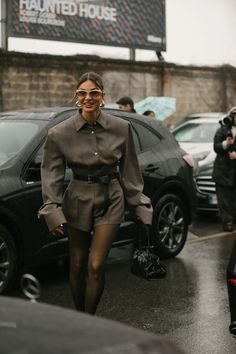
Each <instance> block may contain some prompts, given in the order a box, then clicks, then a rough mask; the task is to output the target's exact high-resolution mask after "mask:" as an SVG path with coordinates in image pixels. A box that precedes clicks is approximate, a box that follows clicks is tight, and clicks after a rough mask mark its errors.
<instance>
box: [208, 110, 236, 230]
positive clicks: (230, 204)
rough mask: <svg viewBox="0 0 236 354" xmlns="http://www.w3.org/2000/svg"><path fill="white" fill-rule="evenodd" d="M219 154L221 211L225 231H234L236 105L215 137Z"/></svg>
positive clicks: (217, 180) (217, 176) (215, 173)
mask: <svg viewBox="0 0 236 354" xmlns="http://www.w3.org/2000/svg"><path fill="white" fill-rule="evenodd" d="M214 150H215V152H216V154H217V156H216V159H215V162H214V168H213V176H212V177H213V180H214V181H215V183H216V194H217V199H218V208H219V213H220V216H221V219H222V222H223V230H224V231H233V222H234V221H236V106H235V107H233V108H231V109H230V111H229V116H228V117H226V118H224V119H223V122H222V124H221V127H220V128H219V129H218V130H217V131H216V133H215V137H214Z"/></svg>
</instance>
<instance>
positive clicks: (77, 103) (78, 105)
mask: <svg viewBox="0 0 236 354" xmlns="http://www.w3.org/2000/svg"><path fill="white" fill-rule="evenodd" d="M75 105H76V106H77V107H78V108H81V104H80V103H79V100H77V101H76V102H75Z"/></svg>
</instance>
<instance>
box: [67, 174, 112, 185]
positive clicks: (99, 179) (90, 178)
mask: <svg viewBox="0 0 236 354" xmlns="http://www.w3.org/2000/svg"><path fill="white" fill-rule="evenodd" d="M73 176H74V179H77V180H79V181H85V182H88V183H105V184H106V183H110V181H111V180H112V179H114V178H117V174H116V173H113V174H110V175H105V176H94V175H80V174H77V173H73Z"/></svg>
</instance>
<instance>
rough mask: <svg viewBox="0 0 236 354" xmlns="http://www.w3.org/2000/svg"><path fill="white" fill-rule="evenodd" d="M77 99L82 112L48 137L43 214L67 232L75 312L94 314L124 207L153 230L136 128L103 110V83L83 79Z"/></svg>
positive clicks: (55, 230) (52, 226) (53, 227)
mask: <svg viewBox="0 0 236 354" xmlns="http://www.w3.org/2000/svg"><path fill="white" fill-rule="evenodd" d="M74 98H75V99H76V105H77V107H78V112H77V113H76V114H74V115H73V116H71V117H69V118H68V119H66V120H64V121H63V122H61V123H59V124H57V125H55V126H54V127H52V128H50V129H49V131H48V135H47V138H46V142H45V145H44V153H43V161H42V165H41V176H42V195H43V202H44V204H43V206H42V207H41V208H40V210H39V216H43V217H44V218H45V220H46V222H47V225H48V228H49V230H50V231H51V232H52V234H54V235H64V232H65V228H64V226H65V225H66V226H67V233H68V238H69V253H70V285H71V291H72V295H73V300H74V303H75V307H76V309H77V310H79V311H82V312H87V313H90V314H94V313H95V311H96V309H97V306H98V303H99V301H100V298H101V296H102V293H103V289H104V284H105V273H104V268H105V261H106V259H107V256H108V254H109V251H110V248H111V246H112V242H113V241H114V238H115V236H116V234H117V231H118V229H119V225H120V223H121V222H122V221H123V220H124V211H125V202H126V203H127V204H128V205H130V206H132V209H133V210H134V212H135V213H136V215H137V217H138V218H139V219H141V221H142V222H143V223H144V224H150V215H151V216H152V206H151V201H150V199H149V198H148V197H147V196H145V195H144V194H143V193H142V190H143V178H142V174H141V172H140V168H139V164H138V159H137V155H136V152H135V146H134V142H133V136H132V131H131V126H130V124H129V122H127V121H126V120H124V119H121V118H120V119H117V118H115V117H113V116H112V115H110V114H107V113H105V112H103V111H102V107H103V106H104V98H105V92H104V87H103V82H102V79H101V77H100V76H99V75H98V74H97V73H93V72H88V73H85V74H83V75H82V76H81V77H80V78H79V81H78V84H77V87H76V91H75V95H74ZM66 167H69V168H71V170H72V179H71V181H70V183H69V185H68V186H67V188H66V190H65V192H63V190H64V189H63V185H64V178H65V170H66ZM148 211H149V219H147V213H148ZM150 213H151V214H150ZM148 220H149V221H148Z"/></svg>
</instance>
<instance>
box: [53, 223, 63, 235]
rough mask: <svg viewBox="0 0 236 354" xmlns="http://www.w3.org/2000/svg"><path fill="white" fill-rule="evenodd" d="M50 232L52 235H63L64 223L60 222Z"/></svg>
mask: <svg viewBox="0 0 236 354" xmlns="http://www.w3.org/2000/svg"><path fill="white" fill-rule="evenodd" d="M51 233H52V234H53V236H64V235H65V231H64V225H63V224H61V225H59V226H57V227H55V228H54V229H53V230H52V231H51Z"/></svg>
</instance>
